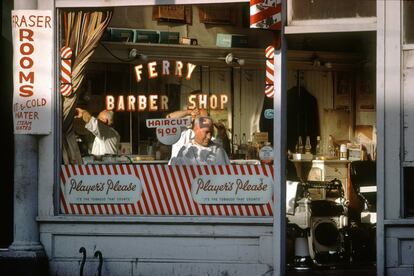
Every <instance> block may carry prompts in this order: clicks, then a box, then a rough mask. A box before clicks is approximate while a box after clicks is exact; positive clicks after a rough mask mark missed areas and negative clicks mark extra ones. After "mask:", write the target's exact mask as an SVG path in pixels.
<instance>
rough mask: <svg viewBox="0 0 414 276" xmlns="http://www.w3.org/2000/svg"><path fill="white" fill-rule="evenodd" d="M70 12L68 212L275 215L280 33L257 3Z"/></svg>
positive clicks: (65, 51)
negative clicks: (272, 74) (255, 12)
mask: <svg viewBox="0 0 414 276" xmlns="http://www.w3.org/2000/svg"><path fill="white" fill-rule="evenodd" d="M59 14H60V20H61V26H62V27H61V30H60V33H59V37H60V47H61V51H60V55H61V56H60V62H61V77H60V79H61V86H60V92H61V99H62V104H61V106H62V141H61V143H62V151H61V156H62V169H61V176H62V179H61V180H62V185H61V188H62V189H63V191H62V196H61V206H62V208H61V211H62V212H63V213H67V214H86V215H88V214H89V215H93V214H119V215H177V214H178V215H218V216H271V215H272V210H271V202H270V201H271V197H272V187H271V186H272V175H273V171H272V167H271V166H270V165H271V164H272V162H273V160H272V159H273V153H272V139H273V107H272V103H273V99H272V98H271V96H272V93H273V86H272V87H270V85H269V80H267V79H266V76H265V75H266V59H271V60H272V61H273V56H274V47H273V45H272V43H273V41H274V34H275V32H274V31H271V30H264V29H257V28H256V29H253V28H250V25H249V24H250V22H249V5H248V3H238V4H220V5H219V4H209V5H171V6H168V5H166V6H148V7H115V8H112V9H109V10H96V11H93V10H85V11H82V10H60V13H59ZM81 26H82V27H81ZM269 46H270V47H269ZM267 48H268V50H267V52H266V51H265V49H267ZM266 53H267V54H266ZM266 84H267V86H266ZM200 165H202V166H200ZM205 165H206V166H205ZM223 191H227V193H224V192H223ZM228 203H230V204H231V205H227V204H228ZM100 204H102V206H100ZM98 205H99V206H100V207H99V208H98ZM215 205H217V206H215ZM219 205H220V206H219Z"/></svg>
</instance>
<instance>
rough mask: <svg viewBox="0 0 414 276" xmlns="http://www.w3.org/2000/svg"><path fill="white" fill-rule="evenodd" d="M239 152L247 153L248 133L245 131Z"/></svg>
mask: <svg viewBox="0 0 414 276" xmlns="http://www.w3.org/2000/svg"><path fill="white" fill-rule="evenodd" d="M239 153H240V154H243V155H245V154H246V153H247V141H246V133H243V135H242V138H241V141H240V146H239Z"/></svg>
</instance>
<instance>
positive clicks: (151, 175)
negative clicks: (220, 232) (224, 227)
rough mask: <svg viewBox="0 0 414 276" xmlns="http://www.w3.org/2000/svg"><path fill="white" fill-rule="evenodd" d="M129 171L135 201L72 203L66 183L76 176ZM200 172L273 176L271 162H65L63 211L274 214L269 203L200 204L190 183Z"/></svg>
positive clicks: (206, 174) (204, 173) (86, 213)
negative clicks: (135, 182) (137, 185)
mask: <svg viewBox="0 0 414 276" xmlns="http://www.w3.org/2000/svg"><path fill="white" fill-rule="evenodd" d="M79 175H85V176H102V175H112V176H113V175H126V176H133V177H136V178H138V179H139V181H140V182H141V185H142V190H141V196H140V198H139V200H138V201H137V202H135V203H125V204H124V203H113V204H110V203H105V204H77V203H70V202H69V201H68V199H69V197H68V196H67V195H66V191H67V189H65V188H66V187H65V185H70V184H69V183H70V180H71V178H72V177H73V176H79ZM200 175H205V176H209V175H218V176H220V175H223V176H224V175H226V176H229V175H234V176H237V175H244V176H252V177H257V178H258V179H259V178H260V177H271V178H272V179H273V167H272V166H270V165H222V166H219V165H216V166H168V165H132V164H115V165H113V164H111V165H102V164H91V165H62V167H61V172H60V179H61V184H60V203H61V212H62V213H64V214H77V215H155V216H174V215H181V216H256V217H259V216H272V214H273V212H272V203H271V202H269V203H267V204H208V205H207V204H198V203H197V202H195V201H194V200H193V198H192V194H191V184H192V181H193V179H195V178H196V177H197V176H200Z"/></svg>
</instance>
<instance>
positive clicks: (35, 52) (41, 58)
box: [12, 10, 53, 134]
mask: <svg viewBox="0 0 414 276" xmlns="http://www.w3.org/2000/svg"><path fill="white" fill-rule="evenodd" d="M52 26H53V17H52V12H51V11H41V10H15V11H12V34H13V82H14V93H13V113H14V116H13V122H14V133H16V134H49V133H50V132H51V127H52V124H51V116H52V111H51V109H52V108H51V91H52V60H53V50H52V46H53V27H52Z"/></svg>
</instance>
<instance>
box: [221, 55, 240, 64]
mask: <svg viewBox="0 0 414 276" xmlns="http://www.w3.org/2000/svg"><path fill="white" fill-rule="evenodd" d="M224 61H225V62H226V64H228V65H239V66H243V65H244V59H241V58H237V57H235V56H234V55H233V53H228V54H227V55H226V57H225V58H224Z"/></svg>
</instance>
